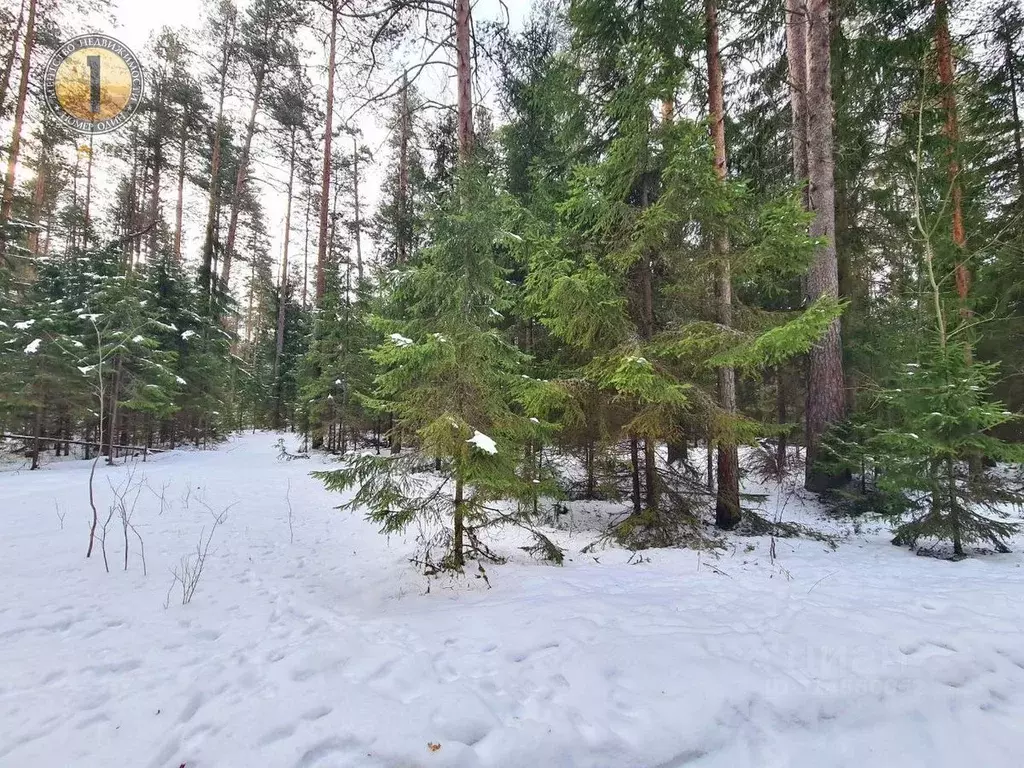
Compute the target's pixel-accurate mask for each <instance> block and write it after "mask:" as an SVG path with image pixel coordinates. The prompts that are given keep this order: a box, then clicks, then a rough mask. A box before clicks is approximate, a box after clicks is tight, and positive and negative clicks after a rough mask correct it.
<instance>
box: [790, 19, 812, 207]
mask: <svg viewBox="0 0 1024 768" xmlns="http://www.w3.org/2000/svg"><path fill="white" fill-rule="evenodd" d="M786 60H787V68H788V72H789V108H790V115H791V120H792V136H793V178H794V179H795V180H796V182H797V184H801V185H803V200H804V207H805V208H806V207H807V206H808V200H807V3H806V0H786Z"/></svg>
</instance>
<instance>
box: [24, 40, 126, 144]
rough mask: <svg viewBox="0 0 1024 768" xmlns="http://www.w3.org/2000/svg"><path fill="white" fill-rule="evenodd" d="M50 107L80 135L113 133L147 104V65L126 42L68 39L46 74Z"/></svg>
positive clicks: (47, 66) (46, 88) (50, 62)
mask: <svg viewBox="0 0 1024 768" xmlns="http://www.w3.org/2000/svg"><path fill="white" fill-rule="evenodd" d="M43 87H44V89H45V92H46V103H47V105H48V106H49V107H50V110H51V111H52V112H53V113H54V114H55V115H56V116H57V118H59V119H60V121H61V122H63V123H64V124H65V125H67V126H68V127H69V128H72V129H73V130H75V131H78V132H79V133H86V134H96V133H109V132H110V131H113V130H116V129H118V128H120V127H121V126H122V125H124V124H125V123H127V122H128V121H129V120H130V119H131V118H132V116H133V115H134V114H135V111H136V110H137V109H138V107H139V103H140V102H141V100H142V89H143V79H142V67H141V65H140V64H139V60H138V58H137V57H136V56H135V54H134V53H132V52H131V51H130V50H129V49H128V48H127V47H126V46H125V45H124V44H123V43H121V42H119V41H117V40H115V39H114V38H112V37H109V36H107V35H82V36H81V37H76V38H74V39H72V40H69V41H67V42H66V43H64V44H63V45H61V46H60V48H58V49H57V51H56V53H54V55H53V56H52V57H51V58H50V61H49V62H48V63H47V65H46V70H45V72H44V75H43Z"/></svg>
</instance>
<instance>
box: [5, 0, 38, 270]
mask: <svg viewBox="0 0 1024 768" xmlns="http://www.w3.org/2000/svg"><path fill="white" fill-rule="evenodd" d="M36 2H37V0H29V4H28V21H27V23H26V26H25V45H24V48H23V49H22V54H21V57H22V58H21V79H20V80H19V82H18V103H17V106H16V107H15V109H14V128H13V130H12V131H11V145H10V147H9V148H8V150H7V176H6V177H5V179H4V190H3V198H2V201H0V224H6V223H7V222H8V221H10V220H11V211H12V209H13V207H14V174H15V171H16V169H17V167H18V153H19V151H20V149H21V130H22V126H23V124H24V122H25V106H26V103H27V101H28V81H29V74H30V72H31V71H32V51H33V49H34V47H35V41H36ZM5 248H6V239H5V238H0V257H2V256H3V255H4V251H5Z"/></svg>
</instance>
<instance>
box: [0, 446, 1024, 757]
mask: <svg viewBox="0 0 1024 768" xmlns="http://www.w3.org/2000/svg"><path fill="white" fill-rule="evenodd" d="M276 439H277V436H275V435H269V434H261V435H254V436H247V437H243V438H237V439H235V440H233V441H232V442H231V443H229V444H228V445H227V446H225V447H223V448H221V449H219V450H217V451H212V452H205V453H201V452H184V453H173V454H165V455H161V456H158V457H155V458H151V460H150V461H149V462H148V463H146V464H138V465H137V467H136V479H141V478H142V476H143V475H144V476H145V481H146V483H147V484H148V486H149V488H150V489H152V490H149V489H144V490H142V492H141V495H140V496H139V501H138V508H137V511H136V513H135V517H134V522H135V524H136V526H137V528H138V530H139V533H140V535H141V536H142V538H143V540H144V541H145V547H146V560H147V565H148V571H149V573H148V576H143V573H142V568H141V561H140V559H139V557H138V547H137V541H136V540H134V537H132V539H130V547H131V550H130V561H129V570H128V571H127V572H124V571H122V570H121V568H123V561H122V560H121V557H122V553H123V540H122V541H120V542H119V541H118V539H119V538H120V536H121V533H120V528H119V527H117V526H116V525H112V531H113V530H114V528H116V529H117V530H116V533H114V532H112V533H111V534H110V535H109V538H108V544H107V549H108V555H109V557H110V560H111V572H110V573H105V572H104V569H103V563H102V560H101V559H99V558H98V557H96V556H94V558H93V559H91V560H88V561H87V560H85V558H84V554H85V545H86V524H87V520H88V518H89V511H88V500H87V496H86V488H87V478H88V474H89V467H88V464H87V463H86V462H62V463H58V464H54V465H52V466H50V467H47V468H45V469H43V470H42V471H38V472H32V473H29V472H24V471H22V472H14V471H6V472H3V473H0V520H2V523H3V533H2V535H0V585H2V588H3V597H2V598H0V766H4V768H7V767H8V766H9V767H10V768H94V767H95V768H121V767H122V766H123V767H125V768H129V767H130V768H179V766H181V765H184V766H186V768H235V767H237V768H254V766H259V768H279V767H280V768H314V767H318V768H328V767H334V768H342V767H344V766H365V767H366V768H383V767H384V766H388V767H393V768H412V767H414V766H431V767H435V766H436V767H438V768H440V767H442V766H448V767H455V766H458V767H460V768H471V767H472V766H511V767H517V766H523V767H524V768H561V767H563V766H564V767H569V766H573V767H577V766H578V767H580V768H583V767H585V766H601V767H608V768H612V767H615V768H621V767H624V768H640V767H641V766H644V767H651V768H655V767H658V768H669V767H673V768H679V767H680V766H687V767H688V768H689V767H693V768H710V767H712V766H714V767H716V768H745V767H747V766H749V767H751V768H770V767H772V766H780V767H781V766H786V767H790V766H792V767H795V768H804V767H806V768H823V767H831V766H856V768H865V766H899V767H900V768H910V767H912V766H929V767H930V768H937V767H941V766H957V768H960V767H961V766H963V765H972V766H980V767H983V768H1001V767H1002V766H1008V767H1009V766H1019V765H1022V764H1024V758H1022V755H1024V569H1022V568H1021V564H1022V562H1024V558H1022V557H1021V555H1020V554H1011V555H1004V556H991V557H984V558H973V559H970V560H967V561H964V562H960V563H950V562H945V561H939V560H935V559H932V558H923V557H914V556H913V555H910V554H908V552H907V551H906V550H905V549H898V548H896V547H893V546H891V545H890V544H889V543H888V537H887V536H885V535H883V534H882V533H870V534H866V535H864V536H860V537H850V538H846V539H844V540H842V541H841V542H840V544H839V547H838V549H836V550H835V551H833V550H832V549H831V548H830V547H829V546H827V545H826V544H824V543H821V542H818V541H813V540H800V541H794V540H779V541H778V542H777V555H778V558H777V560H776V561H775V562H774V563H772V562H771V561H770V559H769V557H768V540H767V539H735V540H733V543H734V544H735V546H734V547H733V549H732V551H731V552H730V553H727V554H725V555H724V556H722V557H720V558H718V559H716V560H714V559H711V558H709V556H708V555H707V554H706V553H705V554H702V555H698V554H697V553H695V552H690V551H650V552H645V553H643V554H644V557H643V559H642V560H640V562H637V558H633V564H630V557H631V555H630V553H629V552H624V551H620V550H614V549H606V550H603V551H598V552H596V553H594V555H593V556H591V555H581V554H579V548H580V547H581V546H582V545H583V544H584V543H586V542H587V541H589V538H587V535H585V534H576V535H574V536H573V537H570V540H571V542H572V544H573V547H574V549H572V550H570V557H571V558H572V561H571V562H567V563H566V565H565V567H562V568H558V567H554V566H549V565H543V564H539V563H531V562H529V561H528V560H527V559H526V556H525V554H524V553H522V552H518V556H517V557H516V558H515V559H514V561H513V562H511V563H509V564H507V565H503V566H494V567H490V568H489V569H488V576H489V579H490V585H491V588H490V589H488V588H487V585H486V584H485V583H484V581H483V580H482V579H476V578H473V576H472V575H471V576H469V577H468V578H467V579H464V580H462V581H459V582H454V581H434V582H433V583H432V585H431V589H430V592H429V593H426V585H427V582H426V580H425V579H424V578H423V577H422V576H421V575H419V574H418V573H417V572H416V571H415V569H413V568H412V566H410V565H408V563H407V558H408V557H409V555H410V553H411V552H412V551H413V549H414V543H413V541H412V538H411V536H410V538H409V539H408V540H402V539H397V538H392V539H391V541H390V542H389V541H388V540H387V539H385V538H384V537H382V536H379V535H378V534H377V532H376V530H375V529H374V527H373V526H372V525H370V524H368V523H366V522H364V521H363V520H361V519H360V518H359V517H358V516H352V515H349V514H343V513H339V512H337V511H335V510H333V509H332V506H333V505H336V504H337V503H339V501H340V497H339V496H337V495H332V494H329V493H327V492H325V491H324V490H323V488H322V486H321V484H320V483H319V482H318V481H316V480H314V479H312V478H310V477H309V476H308V473H309V471H310V470H312V469H315V468H317V467H319V466H321V465H322V464H323V462H324V460H323V459H320V458H314V459H312V460H309V461H301V460H300V461H291V462H286V461H279V460H277V452H276V450H275V449H274V448H273V443H274V441H275V440H276ZM128 471H129V470H128V469H127V468H125V467H119V468H116V469H114V470H107V469H101V470H100V471H98V481H97V487H98V488H100V489H101V490H102V491H103V493H101V509H104V508H105V505H106V503H107V501H108V500H109V498H110V495H111V494H110V491H109V486H108V478H110V479H111V480H112V481H113V483H114V484H115V485H116V484H117V483H120V482H123V481H124V479H125V478H126V476H127V473H128ZM161 493H162V495H163V497H164V503H163V505H162V507H163V508H162V510H161V502H160V500H159V498H158V496H159V495H161ZM289 502H290V506H291V510H292V526H291V531H290V529H289ZM772 503H774V502H772ZM802 504H804V502H801V500H800V499H799V498H798V497H797V498H794V499H793V500H791V502H790V507H789V508H788V510H789V511H787V515H789V513H790V511H792V512H794V513H799V514H803V515H805V516H806V512H802V511H801V506H802ZM229 506H230V509H229V510H228V512H227V517H226V519H225V520H224V522H223V524H222V525H221V526H220V527H219V528H218V529H217V531H216V532H215V535H214V540H213V544H212V546H211V550H210V551H211V554H210V557H209V561H208V563H207V567H206V571H205V573H204V574H203V576H202V580H201V582H200V583H199V586H198V589H197V591H196V594H195V597H194V598H193V600H192V602H191V603H190V604H188V605H182V604H181V598H180V589H178V588H175V589H176V590H177V591H175V590H172V591H171V594H170V599H169V601H168V604H167V607H166V608H165V601H167V595H168V588H169V587H170V586H171V585H172V576H171V570H172V569H173V568H174V567H175V566H176V565H178V563H179V561H180V559H181V557H182V556H184V555H187V554H188V553H189V552H190V551H192V550H194V548H195V545H196V542H197V539H198V537H199V536H200V533H201V531H203V530H204V528H205V530H206V532H207V533H209V526H210V523H211V520H212V513H211V511H210V510H212V511H213V512H214V513H219V512H221V511H223V510H224V509H225V508H227V507H229ZM773 511H774V509H773V508H772V507H771V503H770V504H769V509H768V512H773ZM59 515H63V516H64V520H63V523H61V520H60V518H59ZM562 540H563V541H565V540H566V536H565V535H563V536H562ZM1017 544H1018V547H1017V548H1018V549H1019V548H1020V544H1021V542H1017ZM506 551H513V552H517V550H515V548H514V547H513V546H512V545H511V544H508V545H507V546H506Z"/></svg>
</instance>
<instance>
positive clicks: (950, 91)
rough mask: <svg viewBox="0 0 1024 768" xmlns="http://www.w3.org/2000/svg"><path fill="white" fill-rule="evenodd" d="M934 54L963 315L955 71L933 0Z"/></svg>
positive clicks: (943, 15)
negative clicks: (939, 92)
mask: <svg viewBox="0 0 1024 768" xmlns="http://www.w3.org/2000/svg"><path fill="white" fill-rule="evenodd" d="M935 54H936V57H937V61H936V65H937V67H938V70H939V71H938V75H939V78H938V79H939V88H940V89H941V95H942V110H943V112H945V113H946V115H945V116H946V123H945V127H944V129H943V133H944V134H945V138H946V142H947V145H946V152H947V157H948V158H949V164H948V166H947V176H948V179H949V192H950V208H951V213H952V218H953V233H952V234H953V245H954V246H955V247H956V266H955V267H954V274H955V277H956V294H957V298H959V300H960V312H961V315H962V316H967V314H969V312H968V309H967V295H968V293H969V292H970V286H971V273H970V270H969V269H968V267H967V263H966V261H965V258H966V249H967V231H966V229H965V228H964V210H963V187H962V185H961V184H960V156H959V146H958V145H959V143H960V128H959V124H958V121H957V106H956V90H955V80H956V75H955V70H954V66H953V45H952V41H951V40H950V37H949V5H948V4H947V2H946V0H935Z"/></svg>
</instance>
